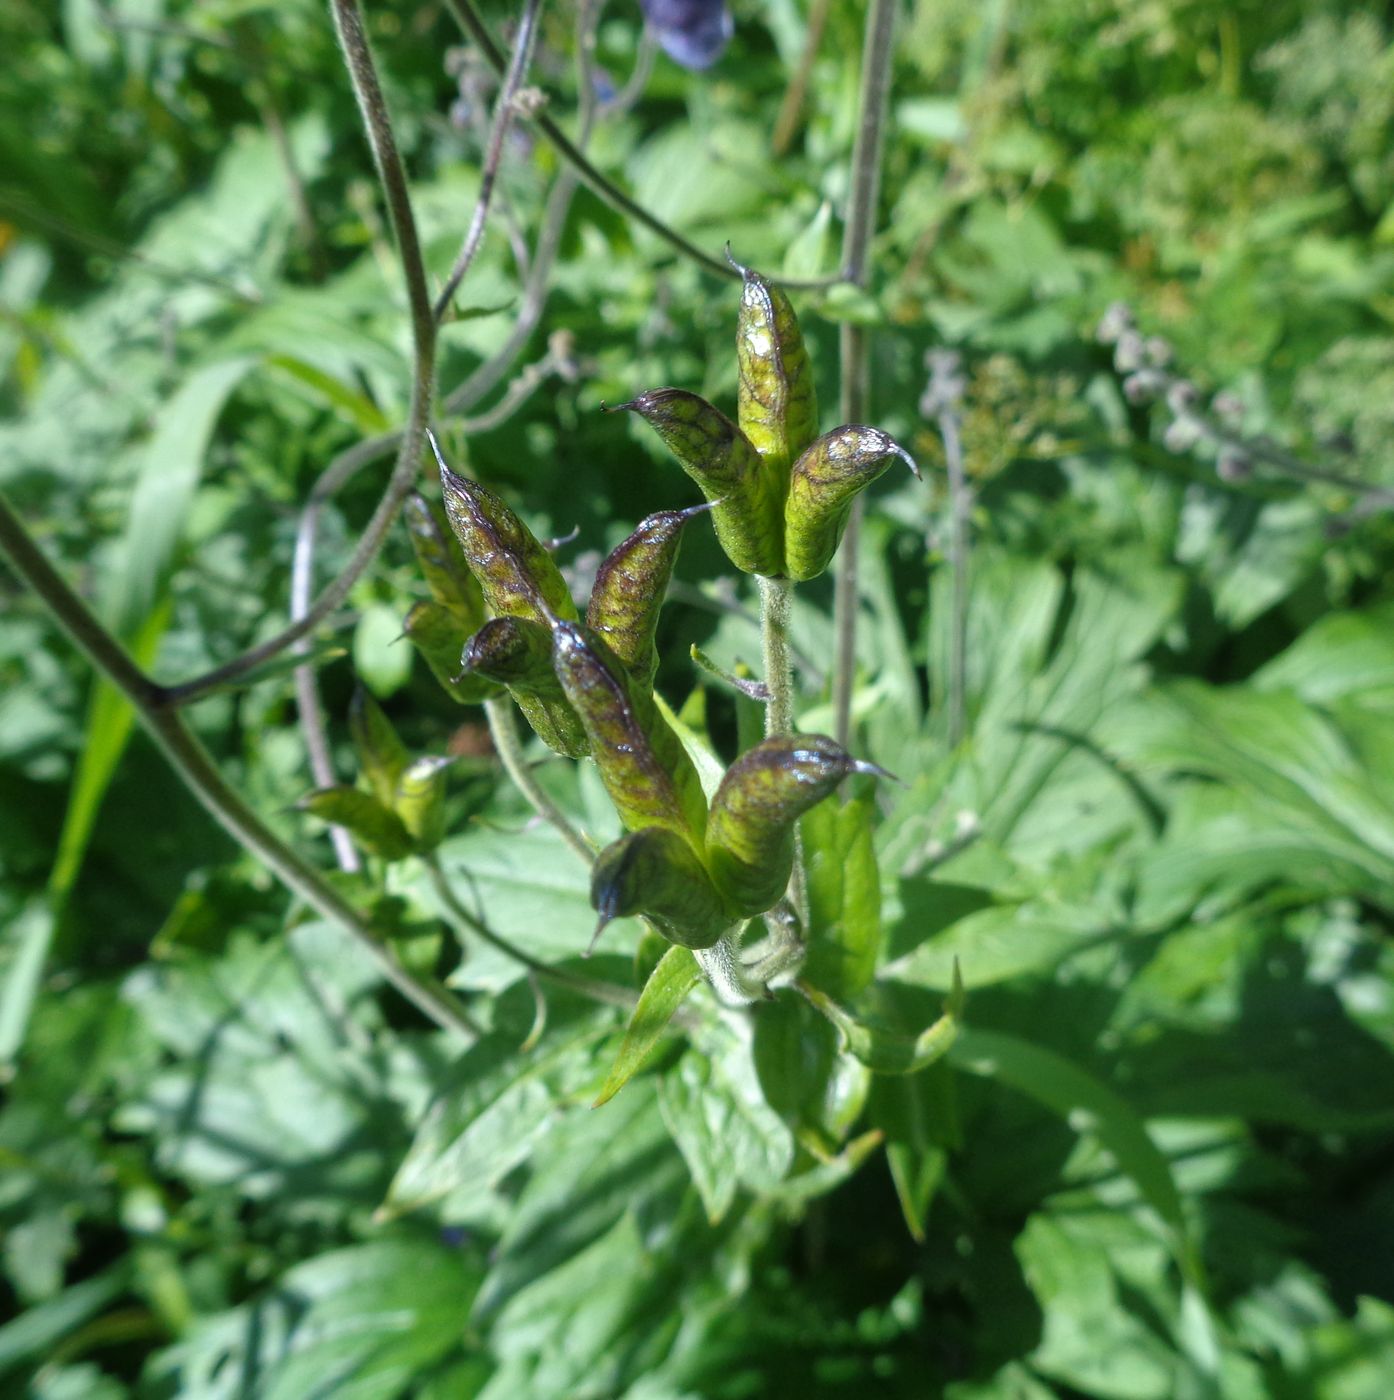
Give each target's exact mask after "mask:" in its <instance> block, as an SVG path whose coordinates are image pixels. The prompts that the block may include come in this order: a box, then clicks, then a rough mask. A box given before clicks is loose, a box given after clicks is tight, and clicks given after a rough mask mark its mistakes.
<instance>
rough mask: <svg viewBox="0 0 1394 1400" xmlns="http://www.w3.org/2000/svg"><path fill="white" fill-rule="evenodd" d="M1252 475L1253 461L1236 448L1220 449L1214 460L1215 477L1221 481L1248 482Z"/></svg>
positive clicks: (1245, 453)
mask: <svg viewBox="0 0 1394 1400" xmlns="http://www.w3.org/2000/svg"><path fill="white" fill-rule="evenodd" d="M1253 474H1254V463H1253V459H1252V458H1251V457H1250V456H1249V454H1248V453H1247V452H1244V451H1243V450H1241V449H1240V448H1238V447H1222V448H1221V449H1220V455H1219V457H1217V458H1216V459H1215V475H1216V476H1218V477H1219V478H1220V480H1221V481H1228V482H1238V481H1248V479H1249V478H1250V477H1251V476H1253Z"/></svg>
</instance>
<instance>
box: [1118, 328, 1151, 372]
mask: <svg viewBox="0 0 1394 1400" xmlns="http://www.w3.org/2000/svg"><path fill="white" fill-rule="evenodd" d="M1146 361H1147V342H1146V341H1145V340H1143V338H1142V337H1141V336H1140V335H1139V334H1138V333H1137V332H1136V331H1135V330H1132V329H1131V328H1130V329H1128V330H1126V331H1124V332H1123V333H1122V334H1121V335H1119V337H1118V344H1117V345H1115V346H1114V349H1113V367H1114V369H1116V370H1117V371H1118V373H1119V374H1131V373H1132V372H1133V371H1134V370H1138V369H1141V368H1142V367H1143V365H1144V364H1145V363H1146Z"/></svg>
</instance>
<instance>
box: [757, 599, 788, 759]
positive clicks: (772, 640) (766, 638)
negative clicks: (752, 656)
mask: <svg viewBox="0 0 1394 1400" xmlns="http://www.w3.org/2000/svg"><path fill="white" fill-rule="evenodd" d="M793 597H794V585H793V582H792V580H790V579H787V578H761V579H760V642H761V647H762V650H763V653H764V663H765V685H766V687H767V688H768V690H769V692H770V698H769V702H768V703H767V705H766V707H765V733H766V734H792V733H793V732H794V669H793V664H792V662H791V660H790V652H789V617H790V613H791V611H792V603H793Z"/></svg>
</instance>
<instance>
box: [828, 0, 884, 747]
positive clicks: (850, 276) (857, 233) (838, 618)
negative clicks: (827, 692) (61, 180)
mask: <svg viewBox="0 0 1394 1400" xmlns="http://www.w3.org/2000/svg"><path fill="white" fill-rule="evenodd" d="M895 16H896V0H871V6H870V8H869V9H868V10H867V16H866V40H865V43H864V46H863V49H862V79H861V105H860V112H859V115H858V119H857V139H856V144H855V146H854V147H853V150H852V179H851V185H850V188H849V190H848V195H847V219H846V223H845V225H844V229H843V239H842V273H843V276H844V277H845V278H846V279H847V280H848V281H849V282H851V283H853V284H854V285H855V286H858V287H864V286H866V285H867V283H868V281H869V280H870V278H869V272H870V267H869V264H870V256H871V236H872V233H873V232H874V231H875V228H876V205H877V197H878V195H879V192H880V186H881V148H882V145H883V141H884V136H885V128H886V105H887V100H888V98H889V95H890V86H891V52H892V49H893V47H894V41H895ZM839 346H840V350H841V360H842V366H841V373H842V389H841V400H842V421H843V422H844V423H861V422H865V421H866V418H867V412H866V398H867V393H866V389H867V379H868V367H867V366H868V346H867V336H866V332H865V331H864V330H863V329H862V328H860V327H858V326H851V325H844V326H843V327H842V331H841V335H840V339H839ZM861 522H862V502H861V498H860V497H859V498H858V499H857V501H856V503H855V504H854V505H853V507H852V513H851V516H850V518H849V519H848V522H847V531H846V534H845V535H844V536H843V540H842V550H841V552H840V554H839V556H838V562H837V581H836V590H835V593H834V596H833V626H834V632H835V635H836V639H837V640H836V644H835V655H834V662H833V714H834V717H835V718H834V726H833V737H834V738H835V739H836V740H837V741H838V743H839V744H843V745H845V744H846V743H847V740H848V737H849V735H850V733H851V727H852V684H853V681H854V680H855V678H856V663H857V656H856V651H857V549H858V537H859V535H860V531H861Z"/></svg>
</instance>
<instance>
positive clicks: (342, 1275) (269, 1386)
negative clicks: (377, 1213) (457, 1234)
mask: <svg viewBox="0 0 1394 1400" xmlns="http://www.w3.org/2000/svg"><path fill="white" fill-rule="evenodd" d="M479 1279H480V1268H479V1265H478V1264H477V1262H476V1261H475V1260H474V1259H472V1258H471V1257H470V1255H469V1254H467V1253H465V1252H463V1251H461V1250H459V1249H452V1248H449V1247H448V1246H446V1245H444V1244H441V1243H438V1242H436V1241H434V1240H430V1239H396V1240H375V1241H371V1242H369V1243H366V1244H358V1245H352V1246H350V1247H349V1248H347V1249H340V1250H335V1251H333V1252H332V1253H329V1254H321V1255H319V1256H318V1257H316V1258H313V1259H309V1260H306V1261H305V1262H304V1263H302V1264H298V1265H297V1266H296V1267H295V1268H293V1269H291V1270H289V1271H288V1272H287V1273H286V1274H285V1275H284V1276H283V1277H282V1278H281V1279H280V1280H279V1281H278V1283H277V1284H276V1286H275V1287H274V1288H272V1289H271V1290H269V1291H268V1293H266V1294H265V1295H264V1296H262V1297H261V1298H258V1299H257V1300H255V1301H254V1302H252V1303H250V1304H248V1305H246V1306H245V1307H242V1308H237V1309H235V1310H233V1311H232V1312H228V1313H222V1314H214V1315H213V1316H212V1317H210V1318H207V1319H205V1320H203V1321H201V1322H199V1323H198V1324H197V1325H196V1326H195V1328H194V1330H193V1331H192V1332H191V1333H190V1335H189V1336H188V1337H186V1338H184V1339H183V1340H181V1341H180V1342H178V1343H177V1344H176V1345H175V1346H173V1347H170V1348H169V1349H167V1350H166V1351H163V1352H161V1353H160V1354H159V1355H158V1356H157V1357H156V1358H155V1360H154V1361H153V1363H152V1365H151V1367H150V1376H149V1379H150V1380H151V1381H153V1382H154V1383H155V1384H157V1385H163V1386H166V1387H176V1388H177V1393H178V1394H179V1395H184V1396H197V1397H199V1400H233V1397H235V1396H238V1395H247V1394H255V1395H257V1396H260V1397H263V1400H311V1397H328V1396H331V1395H332V1396H334V1397H335V1400H397V1397H399V1396H401V1395H403V1394H407V1393H412V1392H414V1390H415V1388H416V1385H417V1384H418V1383H419V1382H420V1381H421V1380H422V1379H424V1378H425V1376H426V1375H427V1374H428V1373H429V1372H430V1371H431V1370H432V1369H433V1368H434V1367H436V1366H437V1365H439V1364H440V1363H441V1362H442V1361H444V1360H445V1359H446V1358H448V1357H450V1356H451V1354H452V1353H459V1352H460V1351H461V1349H462V1337H463V1334H464V1329H465V1326H466V1323H467V1321H468V1318H469V1310H470V1303H471V1301H472V1299H473V1297H474V1293H475V1290H476V1289H477V1288H478V1286H479ZM171 1393H173V1392H171Z"/></svg>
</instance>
